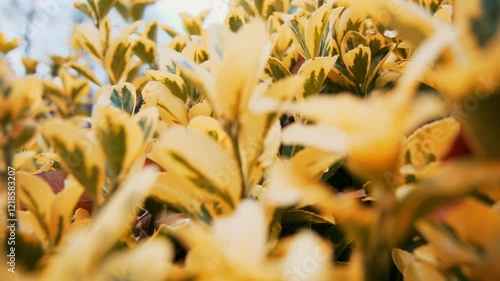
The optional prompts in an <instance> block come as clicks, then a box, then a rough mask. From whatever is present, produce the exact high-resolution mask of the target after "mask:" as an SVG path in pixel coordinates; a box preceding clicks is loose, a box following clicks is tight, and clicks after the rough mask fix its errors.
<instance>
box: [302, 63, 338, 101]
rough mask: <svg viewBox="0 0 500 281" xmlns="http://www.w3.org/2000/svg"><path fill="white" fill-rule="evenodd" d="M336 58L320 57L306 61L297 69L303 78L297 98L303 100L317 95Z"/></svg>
mask: <svg viewBox="0 0 500 281" xmlns="http://www.w3.org/2000/svg"><path fill="white" fill-rule="evenodd" d="M337 57H338V56H333V57H320V58H313V59H310V60H307V61H306V62H305V63H304V64H303V65H302V66H301V67H300V69H299V75H300V76H302V77H304V78H305V79H306V80H305V82H304V90H303V92H302V93H301V94H300V95H299V96H297V98H305V97H308V96H310V95H313V94H317V93H319V92H320V91H321V89H322V88H323V82H325V79H326V77H327V75H328V73H329V72H330V70H331V69H332V68H333V67H334V65H335V62H336V61H337Z"/></svg>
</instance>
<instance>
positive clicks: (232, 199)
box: [151, 126, 242, 207]
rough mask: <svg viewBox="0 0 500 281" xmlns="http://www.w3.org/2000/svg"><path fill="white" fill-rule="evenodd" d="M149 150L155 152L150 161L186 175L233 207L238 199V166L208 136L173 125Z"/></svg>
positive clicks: (239, 184) (239, 179) (172, 171)
mask: <svg viewBox="0 0 500 281" xmlns="http://www.w3.org/2000/svg"><path fill="white" fill-rule="evenodd" d="M151 153H152V154H155V155H157V157H155V158H153V160H155V161H156V162H157V163H158V164H160V165H161V166H162V167H164V168H165V170H167V171H169V172H171V173H176V174H178V175H179V177H184V178H187V179H188V180H189V181H191V182H192V183H193V184H195V185H198V186H199V188H200V189H204V190H206V191H208V192H209V193H212V194H214V195H216V196H218V197H219V198H220V199H221V200H222V202H225V203H226V204H228V205H229V206H231V207H234V206H235V205H236V204H237V202H238V201H239V199H240V196H241V188H242V179H241V176H240V167H239V165H238V163H237V162H236V161H235V160H234V159H233V158H232V157H231V156H230V154H228V153H227V152H226V151H224V150H223V149H222V147H221V146H219V144H218V143H217V142H216V141H215V140H214V139H212V138H211V137H209V136H207V135H205V134H203V133H201V132H198V131H196V130H194V129H187V128H184V127H180V126H173V127H171V128H169V129H168V130H167V131H165V132H164V133H163V134H162V135H161V136H160V140H159V142H158V143H157V144H156V145H155V146H153V150H152V152H151ZM159 157H161V158H159Z"/></svg>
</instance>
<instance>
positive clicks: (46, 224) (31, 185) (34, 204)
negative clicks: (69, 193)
mask: <svg viewBox="0 0 500 281" xmlns="http://www.w3.org/2000/svg"><path fill="white" fill-rule="evenodd" d="M16 177H17V180H18V183H17V184H18V188H19V191H20V192H19V198H20V200H21V202H23V203H24V204H25V205H26V207H27V208H28V210H29V211H30V212H31V213H32V214H33V215H34V217H35V219H36V222H37V223H38V226H39V227H40V229H41V230H42V233H43V235H44V236H43V237H42V238H43V239H47V240H48V241H52V240H51V236H50V235H51V232H52V231H54V230H55V229H54V230H52V228H51V223H50V222H51V220H50V219H51V217H50V216H51V206H52V202H53V201H54V198H55V195H54V192H53V191H52V188H51V187H50V186H49V185H48V184H47V183H46V182H45V181H44V180H43V179H42V178H41V177H38V176H35V175H31V174H28V173H18V174H17V175H16Z"/></svg>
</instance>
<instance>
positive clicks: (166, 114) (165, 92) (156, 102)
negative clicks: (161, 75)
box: [142, 81, 188, 125]
mask: <svg viewBox="0 0 500 281" xmlns="http://www.w3.org/2000/svg"><path fill="white" fill-rule="evenodd" d="M142 97H143V99H144V107H151V106H156V107H157V108H158V112H159V113H160V117H161V118H162V119H163V121H165V122H167V124H169V125H173V124H181V125H187V123H188V117H187V111H186V105H185V104H184V102H183V101H182V100H181V99H180V98H178V97H177V96H175V95H174V94H173V93H172V91H171V90H170V89H169V88H167V86H165V85H164V84H162V83H160V82H156V81H151V82H149V83H148V84H146V86H145V87H144V89H143V90H142Z"/></svg>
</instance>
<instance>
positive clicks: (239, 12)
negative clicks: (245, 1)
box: [224, 7, 246, 32]
mask: <svg viewBox="0 0 500 281" xmlns="http://www.w3.org/2000/svg"><path fill="white" fill-rule="evenodd" d="M245 22H246V20H245V10H244V9H243V8H242V7H236V8H231V9H229V13H228V15H227V16H226V19H225V20H224V24H225V25H226V26H227V27H229V29H231V31H233V32H237V31H238V30H239V29H240V27H242V26H243V25H244V24H245Z"/></svg>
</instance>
